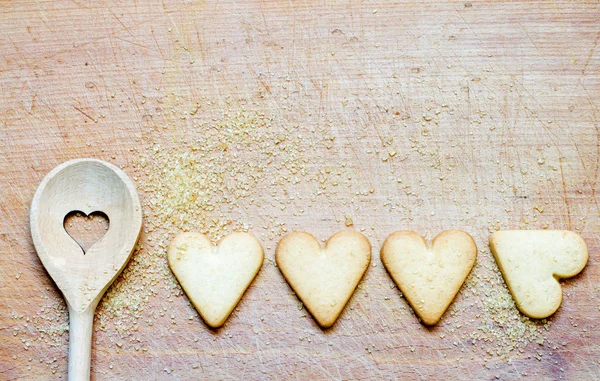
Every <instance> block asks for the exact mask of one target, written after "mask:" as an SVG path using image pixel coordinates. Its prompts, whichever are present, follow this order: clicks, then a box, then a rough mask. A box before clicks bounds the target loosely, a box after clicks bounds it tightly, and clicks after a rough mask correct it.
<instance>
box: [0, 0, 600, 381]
mask: <svg viewBox="0 0 600 381" xmlns="http://www.w3.org/2000/svg"><path fill="white" fill-rule="evenodd" d="M599 39H600V9H599V5H598V3H597V2H575V3H572V2H548V3H535V4H534V3H529V2H510V3H500V2H495V1H487V2H477V1H468V2H436V3H429V4H421V3H413V2H407V3H401V4H395V3H394V4H392V3H390V2H357V1H350V2H326V3H323V2H321V3H311V2H308V3H302V4H295V3H289V2H276V1H266V2H252V1H243V2H221V1H182V2H177V1H173V2H165V1H145V2H139V1H138V2H135V1H134V2H127V1H121V2H111V1H96V2H90V1H79V0H72V1H55V0H51V1H43V2H40V1H18V2H4V4H3V5H2V6H1V7H0V52H1V54H0V210H1V213H0V216H2V219H3V222H2V224H0V254H1V255H0V343H1V344H0V379H4V380H13V379H25V380H26V379H31V380H55V379H57V378H63V379H64V378H65V377H66V369H67V360H66V356H67V346H68V332H65V328H66V325H67V321H68V320H67V314H66V310H65V306H64V302H63V301H62V297H61V295H60V294H59V292H58V291H57V289H56V287H55V285H54V284H53V283H52V281H51V280H50V278H49V277H48V274H47V273H46V272H45V271H44V269H43V267H42V265H41V263H40V261H39V259H38V258H37V255H36V253H35V251H34V248H33V246H32V243H31V238H30V235H29V226H28V212H29V205H30V202H31V198H32V196H33V193H34V191H35V188H36V187H37V184H38V183H39V182H40V180H41V179H42V178H43V176H44V175H45V174H46V173H47V172H48V171H49V170H51V169H52V168H53V167H54V166H56V165H57V164H59V163H61V162H63V161H66V160H69V159H72V158H77V157H96V158H100V159H104V160H107V161H109V162H111V163H113V164H116V165H118V166H120V167H122V168H123V169H124V170H125V171H126V172H127V173H128V174H129V175H130V176H131V177H132V178H133V179H134V181H135V182H136V184H137V186H138V189H139V191H140V194H141V197H142V200H143V203H144V205H145V213H146V220H145V221H146V225H145V233H144V234H143V236H142V240H141V247H140V249H139V250H138V251H137V252H136V254H135V255H134V258H133V260H132V262H131V263H130V265H129V267H128V269H127V270H126V271H125V273H124V275H123V277H122V278H120V279H119V280H118V281H117V282H116V284H115V286H113V288H112V289H111V290H109V292H108V297H107V298H106V300H105V301H103V302H102V303H101V305H100V307H99V310H98V315H97V319H96V321H95V325H94V328H95V332H94V339H93V340H94V347H93V355H92V366H93V369H92V378H93V379H98V380H104V379H106V380H132V379H139V380H159V379H160V380H162V379H179V380H189V379H286V380H287V379H302V380H306V379H446V378H448V379H518V378H525V377H526V376H529V378H531V379H567V380H575V379H580V380H590V379H596V378H598V377H600V362H599V359H600V346H599V344H598V343H599V342H600V334H599V333H598V332H600V327H599V323H598V321H599V320H600V319H599V318H600V299H599V291H600V266H598V264H597V263H598V261H599V260H600V251H599V244H600V242H599V239H598V229H599V228H600V224H599V221H598V217H599V216H598V213H599V209H598V195H597V194H596V189H597V185H598V184H597V182H598V176H599V168H600V167H599V160H600V159H599V158H600V131H599V125H600V110H599V108H598V99H600V50H599V49H598V47H597V45H598V41H599ZM192 146H193V147H195V148H193V147H192ZM192 148H193V149H192ZM203 148H206V150H205V151H203ZM190 158H192V159H190ZM186 160H187V161H186ZM195 160H196V161H195ZM182 163H184V164H182ZM185 163H187V164H185ZM175 169H177V170H175ZM178 174H181V176H179V175H178ZM212 175H214V177H211V176H212ZM171 184H176V185H178V187H177V186H176V187H174V188H169V185H171ZM182 184H183V185H184V188H182V187H181V185H182ZM186 184H187V185H186ZM185 186H189V188H190V189H185ZM193 189H197V190H199V191H198V192H197V194H195V196H194V197H196V198H193V199H188V198H186V197H188V196H189V194H186V193H185V191H186V190H188V191H192V190H193ZM205 191H207V192H205ZM178 197H181V198H178ZM198 197H200V198H198ZM203 197H204V198H203ZM177 200H183V201H182V202H179V203H178V202H177ZM189 200H193V201H189ZM199 200H200V201H199ZM165 205H169V206H174V208H173V209H170V210H167V208H165ZM165 216H166V217H165ZM186 216H187V217H192V218H190V219H189V220H185V221H184V217H186ZM159 217H162V220H161V219H160V218H159ZM545 227H548V228H554V229H569V230H574V231H577V232H579V233H580V234H582V236H583V237H584V239H585V240H586V242H587V243H588V246H589V250H590V261H589V264H588V266H587V268H586V269H585V270H584V271H583V273H582V274H581V275H579V276H578V277H576V278H574V279H572V280H568V281H566V282H564V283H563V291H564V300H563V305H562V307H561V308H560V310H559V311H558V312H557V313H556V314H555V315H554V316H552V317H551V318H550V319H548V321H547V322H530V321H527V319H524V318H523V317H522V316H521V315H519V313H518V312H517V311H516V310H515V309H514V306H511V304H510V298H509V297H508V294H507V292H506V288H505V286H504V284H503V282H502V279H501V278H500V277H499V275H498V272H497V268H496V265H495V263H494V262H493V260H492V259H491V256H490V253H489V249H488V247H487V240H488V237H489V234H490V232H491V231H494V230H497V229H504V228H524V229H528V228H531V229H539V228H545ZM186 228H198V229H204V230H206V231H207V232H208V234H209V235H210V236H211V238H213V239H216V238H218V237H219V236H220V235H222V233H226V232H227V231H231V230H236V229H243V230H249V231H251V232H252V233H254V234H255V235H256V236H257V237H258V238H259V240H261V242H262V244H263V246H264V248H265V255H266V259H267V260H266V261H265V265H264V266H263V269H262V270H261V272H260V273H259V276H258V277H257V279H256V280H255V282H254V283H253V284H252V286H251V287H250V289H249V290H248V292H247V293H246V295H245V296H244V298H243V300H242V302H241V303H240V305H239V306H238V308H237V310H236V311H235V312H234V313H233V314H232V316H231V317H230V319H229V321H228V322H227V324H226V325H225V326H224V327H223V328H222V329H220V330H217V331H212V330H210V329H208V328H207V327H206V325H204V324H203V322H202V321H201V320H200V318H199V316H198V314H197V313H196V312H195V311H194V309H193V308H192V307H191V305H190V303H189V302H188V300H187V298H186V297H185V296H184V295H182V294H181V291H180V289H179V288H178V286H177V284H176V283H175V282H174V279H173V277H172V275H171V273H170V272H169V271H168V268H167V267H166V258H165V257H164V255H163V254H164V250H163V248H162V247H163V246H164V244H165V243H168V240H169V239H170V238H171V237H172V235H173V234H174V233H177V232H178V231H180V230H183V229H186ZM450 228H453V229H463V230H466V231H468V232H469V233H470V234H471V235H472V236H473V237H474V238H475V240H476V242H477V245H478V247H479V251H480V253H479V259H478V263H477V265H476V267H475V269H474V271H473V274H472V276H471V277H470V279H469V280H468V286H467V287H465V288H463V290H462V292H461V293H460V294H459V295H458V297H457V299H456V300H455V303H454V304H453V306H452V308H451V311H449V312H448V313H447V314H446V315H445V316H444V317H443V318H442V321H441V322H440V324H439V325H438V326H437V327H435V328H433V329H428V328H425V327H424V326H422V325H421V324H420V323H419V322H418V321H417V320H416V318H415V316H414V315H413V314H412V313H411V311H410V308H409V306H408V305H407V303H406V301H405V300H404V299H403V298H401V296H400V294H399V292H398V291H397V289H395V288H393V284H392V281H391V279H390V278H389V276H388V274H387V273H386V272H385V270H384V269H383V267H382V265H381V262H380V260H379V254H378V251H379V248H380V246H381V243H382V242H383V240H384V239H385V238H386V237H387V235H388V234H390V233H391V232H393V231H394V230H398V229H412V230H415V231H417V232H419V233H420V234H423V235H425V236H426V237H427V238H429V239H431V238H433V237H434V236H435V235H436V234H437V233H438V232H440V231H442V230H445V229H450ZM296 229H298V230H306V231H309V232H312V233H313V234H315V235H316V236H317V237H318V238H319V239H326V238H327V237H328V236H329V235H331V234H332V233H334V232H335V231H338V230H342V229H356V230H359V231H362V232H363V233H364V234H365V235H367V237H368V238H369V239H370V241H371V243H372V245H373V260H372V265H371V267H370V268H369V271H368V272H367V275H366V277H365V278H364V279H363V281H362V283H361V286H360V287H359V289H358V290H357V292H356V294H355V296H354V297H353V298H352V299H351V301H350V303H349V305H348V306H347V308H346V310H345V311H344V312H343V313H342V315H341V317H340V320H339V321H338V322H337V323H336V325H335V326H334V327H333V328H332V329H330V330H325V331H324V330H321V329H320V328H318V326H317V325H316V324H315V322H314V321H313V320H312V319H311V317H310V315H308V314H307V311H306V310H305V309H304V308H303V307H302V305H301V304H300V303H299V301H298V299H297V298H296V297H295V296H294V295H293V294H292V292H291V289H290V288H289V287H288V285H287V284H286V283H285V281H284V279H283V277H282V276H281V274H280V272H279V271H278V269H277V268H276V267H275V266H274V262H273V261H272V259H273V256H274V248H275V245H276V243H277V241H278V240H279V239H280V237H281V236H282V235H283V234H284V233H285V232H289V231H292V230H296ZM520 337H523V339H520Z"/></svg>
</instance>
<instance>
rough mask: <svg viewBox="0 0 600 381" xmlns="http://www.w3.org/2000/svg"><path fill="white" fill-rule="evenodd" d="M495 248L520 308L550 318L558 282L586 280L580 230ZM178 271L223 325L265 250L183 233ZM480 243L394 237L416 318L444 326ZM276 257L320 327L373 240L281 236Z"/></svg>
mask: <svg viewBox="0 0 600 381" xmlns="http://www.w3.org/2000/svg"><path fill="white" fill-rule="evenodd" d="M489 243H490V248H491V250H492V253H493V255H494V258H495V259H496V262H497V264H498V267H499V268H500V271H501V272H502V275H503V276H504V279H505V281H506V284H507V285H508V288H509V291H510V293H511V294H512V296H513V299H514V300H515V303H516V305H517V307H518V309H519V310H520V311H521V312H522V313H524V314H525V315H527V316H529V317H531V318H535V319H541V318H545V317H548V316H550V315H552V314H553V313H554V312H555V311H556V310H557V309H558V307H559V306H560V304H561V301H562V290H561V287H560V284H559V283H558V279H559V278H568V277H572V276H574V275H576V274H578V273H579V272H580V271H581V270H582V269H583V268H584V266H585V265H586V263H587V260H588V251H587V245H586V244H585V242H584V241H583V239H582V238H581V237H580V236H579V235H578V234H576V233H574V232H570V231H560V230H505V231H498V232H495V233H493V234H492V236H491V237H490V242H489ZM167 257H168V261H169V266H170V267H171V270H172V271H173V273H174V274H175V276H176V277H177V279H178V281H179V283H180V284H181V286H182V287H183V289H184V291H185V293H186V294H187V295H188V297H189V299H190V301H191V302H192V304H193V305H194V306H195V308H196V309H197V310H198V312H199V313H200V315H201V316H202V318H203V319H204V321H205V322H206V323H207V324H208V325H209V326H210V327H213V328H217V327H220V326H222V325H223V324H224V323H225V321H226V320H227V318H228V317H229V315H230V314H231V312H232V311H233V309H234V308H235V306H236V305H237V304H238V302H239V301H240V299H241V298H242V295H243V294H244V292H245V291H246V289H247V288H248V286H249V285H250V283H252V281H253V280H254V278H255V276H256V275H257V274H258V271H259V270H260V268H261V266H262V263H263V259H264V253H263V249H262V246H261V245H260V243H259V242H258V240H257V239H256V238H255V237H254V236H252V235H250V234H248V233H232V234H230V235H228V236H226V237H224V238H223V239H222V240H221V241H220V242H219V243H218V244H217V245H213V244H212V242H211V241H210V240H209V239H208V238H207V237H206V236H204V235H203V234H200V233H182V234H180V235H178V236H177V237H175V239H174V240H173V241H172V242H171V244H170V245H169V248H168V254H167ZM476 257H477V246H476V245H475V241H474V240H473V238H471V236H470V235H469V234H467V233H465V232H463V231H458V230H448V231H444V232H442V233H440V234H439V235H438V236H437V237H435V239H434V240H433V241H432V243H431V244H430V245H428V244H427V242H425V240H424V239H423V238H422V237H421V236H419V235H418V234H417V233H415V232H412V231H397V232H395V233H392V234H391V235H390V236H389V237H388V238H387V239H386V240H385V242H384V244H383V246H382V247H381V261H382V262H383V264H384V266H385V268H386V269H387V271H388V273H389V274H390V275H391V277H392V279H393V280H394V282H395V283H396V284H397V285H398V288H399V289H400V291H401V292H402V294H403V295H404V296H405V297H406V300H407V301H408V302H409V304H410V305H411V307H412V308H413V310H414V311H415V313H416V314H417V315H418V316H419V318H420V319H421V321H422V322H423V323H424V324H426V325H434V324H436V323H437V322H438V321H439V320H440V318H441V317H442V315H443V314H444V312H445V311H446V309H447V308H448V307H449V306H450V304H451V302H452V300H453V299H454V297H455V296H456V294H457V293H458V291H459V289H460V288H461V286H462V284H463V283H464V281H465V279H466V277H467V276H468V275H469V273H470V272H471V269H472V268H473V266H474V264H475V260H476ZM275 259H276V262H277V265H278V267H279V269H280V271H281V272H282V274H283V276H284V277H285V279H286V280H287V282H288V283H289V284H290V286H291V287H292V289H293V290H294V292H295V293H296V295H298V297H299V298H300V300H301V301H302V303H303V304H304V305H305V306H306V308H307V309H308V310H309V312H310V313H311V314H312V316H313V317H314V318H315V320H316V321H317V323H318V324H319V325H320V326H321V327H323V328H328V327H331V326H332V325H333V324H334V323H335V321H336V320H337V318H338V317H339V315H340V314H341V312H342V310H343V309H344V307H345V305H346V303H347V302H348V300H349V299H350V297H351V296H352V294H353V293H354V291H355V289H356V287H357V285H358V284H359V282H360V280H361V279H362V277H363V275H364V274H365V272H366V270H367V268H368V266H369V263H370V261H371V244H370V243H369V240H368V239H367V238H366V237H365V236H364V235H362V234H360V233H358V232H355V231H350V230H345V231H341V232H338V233H336V234H334V235H333V236H331V237H330V238H329V239H328V240H327V242H326V244H325V246H323V247H322V246H321V245H320V244H319V242H318V241H317V240H316V239H315V238H314V237H313V236H312V235H310V234H308V233H304V232H294V233H290V234H288V235H286V236H285V237H283V238H282V239H281V241H280V242H279V244H278V245H277V248H276V251H275Z"/></svg>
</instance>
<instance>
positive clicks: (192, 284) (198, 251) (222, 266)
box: [167, 233, 264, 328]
mask: <svg viewBox="0 0 600 381" xmlns="http://www.w3.org/2000/svg"><path fill="white" fill-rule="evenodd" d="M167 258H168V261H169V266H170V267H171V270H172V271H173V274H175V276H176V277H177V280H178V281H179V283H180V284H181V287H182V288H183V290H184V291H185V293H186V294H187V296H188V297H189V299H190V301H191V302H192V304H193V305H194V307H196V310H197V311H198V312H199V313H200V315H201V316H202V319H204V321H205V322H206V324H208V325H209V326H210V327H213V328H217V327H220V326H222V325H223V324H224V323H225V320H227V318H228V317H229V315H230V314H231V312H232V311H233V309H234V308H235V306H236V305H237V304H238V302H239V301H240V299H241V298H242V295H243V294H244V292H245V291H246V289H247V288H248V286H249V285H250V283H252V280H253V279H254V277H255V276H256V274H257V273H258V271H259V270H260V267H261V266H262V263H263V258H264V254H263V249H262V247H261V245H260V243H259V242H258V241H257V240H256V238H254V237H253V236H252V235H250V234H248V233H232V234H229V235H228V236H226V237H224V238H223V239H222V240H221V241H220V242H219V244H218V245H217V246H215V245H213V244H212V242H211V241H210V240H209V239H208V238H207V237H206V236H204V235H203V234H200V233H182V234H179V235H178V236H177V237H175V239H174V240H173V241H172V242H171V244H170V245H169V249H168V251H167Z"/></svg>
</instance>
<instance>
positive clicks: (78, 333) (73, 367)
mask: <svg viewBox="0 0 600 381" xmlns="http://www.w3.org/2000/svg"><path fill="white" fill-rule="evenodd" d="M94 309H95V308H94ZM94 309H91V308H88V309H86V310H85V311H83V312H81V311H75V310H73V309H72V308H69V381H88V380H89V379H90V359H91V354H92V325H93V323H94Z"/></svg>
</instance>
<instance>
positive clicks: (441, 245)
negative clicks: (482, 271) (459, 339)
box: [381, 230, 477, 325]
mask: <svg viewBox="0 0 600 381" xmlns="http://www.w3.org/2000/svg"><path fill="white" fill-rule="evenodd" d="M476 258H477V246H476V245H475V241H473V238H471V236H470V235H468V234H467V233H465V232H463V231H458V230H447V231H444V232H442V233H440V234H439V235H438V236H437V237H435V238H434V240H433V242H432V244H431V246H428V245H427V243H426V242H425V240H424V239H423V238H422V237H421V236H419V235H418V234H417V233H415V232H413V231H406V230H405V231H397V232H394V233H392V234H391V235H390V236H389V237H388V238H387V239H386V240H385V242H384V243H383V246H382V247H381V261H382V262H383V265H384V266H385V268H386V269H387V271H388V272H389V273H390V275H391V276H392V279H393V280H394V282H395V283H396V284H397V285H398V288H399V289H400V291H402V294H404V296H405V297H406V300H408V303H410V305H411V307H412V308H413V310H414V311H415V313H416V314H417V315H418V316H419V317H420V318H421V320H422V321H423V323H424V324H426V325H434V324H436V323H437V322H438V321H439V320H440V318H441V317H442V315H443V314H444V312H445V311H446V309H447V308H448V306H450V303H452V300H453V299H454V297H455V296H456V294H457V293H458V290H459V289H460V287H461V286H462V284H463V283H464V281H465V279H466V277H467V275H469V272H470V271H471V269H472V268H473V265H474V264H475V259H476Z"/></svg>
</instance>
